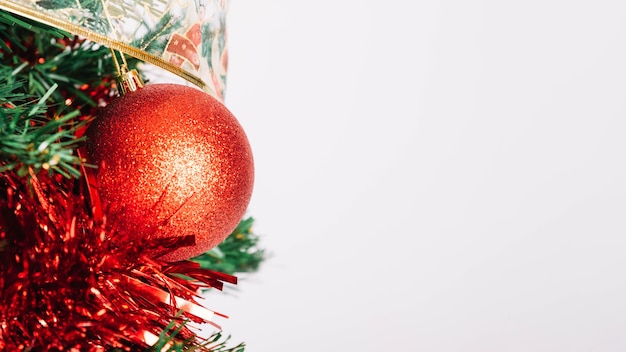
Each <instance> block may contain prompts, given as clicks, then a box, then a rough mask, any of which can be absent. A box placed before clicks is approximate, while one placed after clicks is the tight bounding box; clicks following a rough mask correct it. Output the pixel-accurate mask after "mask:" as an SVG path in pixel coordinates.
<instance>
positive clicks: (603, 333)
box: [208, 0, 626, 352]
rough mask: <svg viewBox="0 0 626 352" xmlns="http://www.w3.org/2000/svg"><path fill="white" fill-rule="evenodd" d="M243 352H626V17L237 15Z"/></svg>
mask: <svg viewBox="0 0 626 352" xmlns="http://www.w3.org/2000/svg"><path fill="white" fill-rule="evenodd" d="M228 32H229V47H230V66H229V70H230V71H229V83H228V90H227V95H226V101H227V105H228V106H229V107H230V109H231V110H232V111H233V112H234V113H235V115H237V116H238V118H239V119H240V121H241V122H242V124H243V126H244V128H245V129H246V131H247V132H248V136H249V138H250V141H251V143H252V146H253V150H254V152H255V161H256V170H257V177H256V185H255V193H254V196H253V200H252V203H251V205H250V210H249V212H250V215H252V216H253V217H255V218H256V220H257V221H256V226H255V231H256V232H257V233H260V234H261V235H262V236H263V238H262V245H263V247H265V248H267V249H268V251H269V252H270V253H271V258H270V259H269V260H267V261H266V262H265V263H264V265H263V266H262V268H261V270H260V272H258V273H256V274H253V275H250V276H244V277H243V279H242V280H241V283H240V284H239V285H238V288H237V291H230V292H229V293H228V294H226V295H223V294H211V295H209V303H208V305H209V306H210V307H211V308H214V309H216V310H218V311H221V312H224V313H226V314H229V315H230V319H228V320H226V321H222V323H223V326H224V330H225V332H226V333H229V334H232V335H233V340H234V341H245V342H246V343H247V345H248V348H247V351H251V352H265V351H268V352H269V351H272V352H282V351H300V352H313V351H315V352H319V351H360V352H367V351H372V352H373V351H377V352H378V351H392V350H397V351H477V352H485V351H488V352H489V351H494V352H500V351H524V352H526V351H546V352H548V351H549V352H554V351H568V352H570V351H605V352H606V351H624V350H626V255H625V253H626V216H625V215H626V166H625V163H624V161H625V159H626V158H625V155H626V138H624V136H625V135H626V2H624V1H609V0H595V1H576V0H574V1H572V0H569V1H558V0H541V1H538V0H527V1H497V0H491V1H488V0H484V1H463V0H457V1H454V0H439V1H436V0H432V1H419V0H414V1H400V0H388V1H376V2H375V1H371V0H360V1H357V0H332V1H330V0H320V1H287V0H267V1H253V0H233V1H231V5H230V14H229V22H228Z"/></svg>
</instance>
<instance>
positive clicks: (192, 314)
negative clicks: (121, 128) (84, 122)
mask: <svg viewBox="0 0 626 352" xmlns="http://www.w3.org/2000/svg"><path fill="white" fill-rule="evenodd" d="M88 199H89V198H88V196H87V192H86V189H85V187H84V186H83V184H82V181H81V180H70V179H65V178H62V177H56V176H49V175H44V174H39V175H34V174H31V175H30V177H29V178H20V177H17V176H16V175H14V174H13V173H10V172H8V173H3V174H1V175H0V350H3V351H13V350H24V349H26V350H28V349H31V350H37V351H40V350H42V351H57V350H58V351H60V350H64V351H66V350H70V351H71V350H72V349H74V350H76V351H103V350H109V349H111V348H120V349H123V350H128V351H130V350H137V348H147V347H149V346H150V345H151V344H153V343H154V342H155V339H156V338H157V336H158V335H159V334H161V333H162V332H164V331H165V330H166V328H167V326H168V324H169V323H170V322H171V321H174V320H175V321H179V322H182V321H183V320H191V321H194V322H199V323H202V322H211V319H212V317H213V315H214V314H218V313H214V312H212V311H210V310H208V309H206V308H204V307H202V306H200V305H198V304H197V303H196V301H195V299H196V298H197V292H198V289H199V288H203V287H204V288H206V287H215V288H218V289H221V286H222V281H225V282H229V283H235V282H236V278H235V277H233V276H230V275H226V274H222V273H217V272H213V271H210V270H205V269H201V268H200V267H199V266H198V265H197V263H194V262H191V261H181V262H174V263H166V262H161V261H158V260H154V259H151V258H148V257H146V256H144V255H142V253H143V252H145V251H147V250H154V249H155V248H168V247H175V246H178V245H181V243H180V242H178V241H180V239H175V240H172V241H170V242H172V243H166V242H167V241H160V242H156V241H144V242H141V243H139V242H133V241H131V240H130V238H132V236H130V235H129V234H127V233H126V234H125V233H120V232H118V231H116V230H115V229H113V228H112V227H111V226H108V225H107V224H106V222H105V221H96V220H95V219H94V217H93V216H91V212H90V210H89V206H88V203H87V201H88ZM111 237H115V238H116V239H117V240H116V241H115V243H118V244H119V243H124V244H126V245H125V247H124V248H122V247H119V246H118V247H116V246H114V245H113V241H109V240H108V239H109V238H111ZM127 238H128V240H125V239H127ZM192 240H193V239H192ZM176 337H177V338H178V339H180V340H183V339H188V340H190V341H191V342H190V343H191V346H200V345H201V344H202V339H200V338H199V337H197V335H196V334H195V333H194V332H193V331H191V330H190V329H189V328H188V327H187V326H184V327H183V328H182V330H181V331H180V333H179V334H178V335H177V336H176ZM205 350H209V349H205Z"/></svg>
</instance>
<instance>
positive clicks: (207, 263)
mask: <svg viewBox="0 0 626 352" xmlns="http://www.w3.org/2000/svg"><path fill="white" fill-rule="evenodd" d="M253 223H254V219H253V218H251V217H250V218H247V219H244V220H242V221H241V222H240V223H239V225H237V228H235V230H233V233H232V234H231V235H230V236H228V237H227V238H226V239H225V240H224V241H223V242H222V243H220V245H219V246H217V247H215V248H213V249H211V250H209V251H208V252H206V253H204V254H201V255H199V256H197V257H195V258H193V259H192V260H193V261H196V262H198V263H200V266H201V267H203V268H206V269H211V270H215V271H219V272H223V273H227V274H234V273H243V272H254V271H256V270H257V269H258V268H259V265H260V264H261V262H262V261H263V260H264V259H265V251H264V250H262V249H260V248H258V246H257V245H258V242H259V236H257V235H256V234H254V233H253V232H252V224H253Z"/></svg>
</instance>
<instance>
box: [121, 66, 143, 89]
mask: <svg viewBox="0 0 626 352" xmlns="http://www.w3.org/2000/svg"><path fill="white" fill-rule="evenodd" d="M117 81H118V82H119V86H120V88H119V90H120V94H121V95H125V94H127V93H130V92H135V91H137V90H139V89H141V88H143V86H144V83H143V80H142V79H141V77H139V73H138V72H137V70H135V69H132V70H130V71H129V70H128V68H126V66H122V68H121V72H120V74H119V76H117Z"/></svg>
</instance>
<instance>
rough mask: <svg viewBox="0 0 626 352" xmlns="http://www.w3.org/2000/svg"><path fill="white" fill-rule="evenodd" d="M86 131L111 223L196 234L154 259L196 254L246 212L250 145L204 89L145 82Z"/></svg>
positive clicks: (156, 232)
mask: <svg viewBox="0 0 626 352" xmlns="http://www.w3.org/2000/svg"><path fill="white" fill-rule="evenodd" d="M86 136H87V142H86V151H87V156H88V161H89V162H90V163H93V164H96V165H97V166H98V169H97V171H96V173H97V174H96V178H97V180H98V184H99V185H98V190H99V194H100V196H101V198H102V200H103V202H104V203H103V205H104V207H105V210H106V213H107V222H108V223H109V224H112V225H113V226H116V227H119V228H121V229H125V230H126V231H132V233H133V234H134V237H135V239H136V240H145V239H148V240H150V239H155V240H156V239H165V238H176V237H189V236H193V237H195V244H193V245H190V246H183V247H180V248H177V249H174V250H172V249H166V248H164V249H163V250H162V251H154V252H153V253H150V254H151V255H153V256H155V257H160V259H162V260H166V261H177V260H183V259H187V258H191V257H194V256H196V255H199V254H202V253H204V252H206V251H207V250H209V249H211V248H212V247H214V246H216V245H218V244H219V243H220V242H222V241H223V240H224V239H225V238H226V237H227V236H228V235H229V234H230V233H231V231H232V230H233V229H234V228H235V227H236V225H237V223H238V222H239V220H241V218H242V216H243V215H244V213H245V210H246V208H247V205H248V202H249V200H250V197H251V194H252V186H253V182H254V163H253V158H252V151H251V149H250V144H249V142H248V139H247V137H246V134H245V132H244V130H243V128H242V127H241V125H240V124H239V122H238V121H237V119H236V118H235V117H234V116H233V115H232V113H231V112H230V111H229V110H228V109H227V108H226V107H225V106H224V105H223V104H222V103H220V102H219V101H218V100H217V99H215V98H213V97H211V96H210V95H208V94H206V93H204V92H202V91H199V90H197V89H194V88H190V87H185V86H181V85H175V84H154V85H148V86H146V87H144V88H141V89H139V90H137V91H135V92H130V93H128V94H126V95H123V96H121V97H120V98H118V99H116V100H114V101H113V102H111V103H110V104H109V105H108V106H107V107H106V108H104V109H103V110H102V111H101V112H100V113H99V114H98V117H97V119H96V120H95V121H94V122H93V123H92V124H91V126H90V127H89V128H88V130H87V132H86ZM111 240H112V241H115V240H116V239H115V238H112V239H111ZM181 242H182V241H181ZM119 245H128V244H124V243H119Z"/></svg>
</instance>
